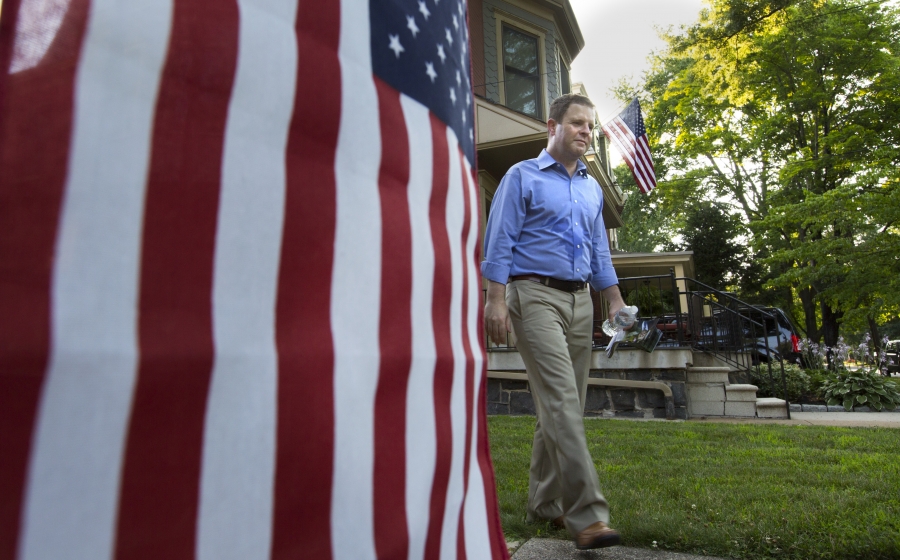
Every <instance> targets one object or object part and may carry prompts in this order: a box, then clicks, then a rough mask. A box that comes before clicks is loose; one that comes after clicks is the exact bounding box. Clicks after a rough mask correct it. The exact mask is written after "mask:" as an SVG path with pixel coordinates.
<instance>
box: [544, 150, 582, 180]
mask: <svg viewBox="0 0 900 560" xmlns="http://www.w3.org/2000/svg"><path fill="white" fill-rule="evenodd" d="M537 163H538V169H540V170H541V171H543V170H545V169H547V168H548V167H552V166H553V165H554V164H557V163H559V162H558V161H556V159H554V158H553V156H551V155H550V152H548V151H547V149H546V148H544V149H543V150H541V155H539V156H538V157H537ZM560 165H561V166H562V164H561V163H560ZM563 168H565V166H563ZM575 174H576V175H580V176H582V177H586V176H587V166H586V165H585V164H584V162H583V161H581V160H580V159H579V160H578V162H576V164H575Z"/></svg>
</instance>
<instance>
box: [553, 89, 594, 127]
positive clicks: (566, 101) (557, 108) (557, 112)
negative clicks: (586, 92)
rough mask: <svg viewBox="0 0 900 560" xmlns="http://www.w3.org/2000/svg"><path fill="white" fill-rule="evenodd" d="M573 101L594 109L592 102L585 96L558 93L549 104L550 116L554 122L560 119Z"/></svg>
mask: <svg viewBox="0 0 900 560" xmlns="http://www.w3.org/2000/svg"><path fill="white" fill-rule="evenodd" d="M573 103H574V104H576V105H584V106H585V107H590V108H591V109H594V104H593V103H592V102H591V100H590V99H588V98H587V97H585V96H583V95H579V94H577V93H567V94H565V95H560V96H559V97H557V98H556V99H554V100H553V103H551V104H550V118H551V119H553V120H554V121H556V122H560V121H562V118H563V117H564V116H565V114H566V111H568V110H569V105H572V104H573Z"/></svg>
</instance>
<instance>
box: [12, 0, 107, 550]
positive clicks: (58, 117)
mask: <svg viewBox="0 0 900 560" xmlns="http://www.w3.org/2000/svg"><path fill="white" fill-rule="evenodd" d="M19 5H20V2H17V1H15V0H7V1H6V2H5V3H4V6H3V19H2V22H0V70H2V72H0V115H2V118H0V170H2V171H0V267H2V273H0V309H2V310H3V312H2V313H0V449H2V452H0V496H2V500H0V559H3V560H6V559H12V558H14V557H15V554H16V547H17V545H18V538H19V533H20V528H21V524H20V513H21V511H22V499H23V494H24V490H25V480H26V469H27V467H28V462H29V454H30V452H31V443H32V437H33V431H34V426H35V420H36V414H37V408H38V402H39V400H40V392H41V386H42V384H43V381H44V377H45V372H46V369H47V363H48V358H49V352H50V343H51V340H50V331H51V325H50V320H51V311H50V306H51V300H50V295H51V284H52V277H53V270H52V264H53V255H54V248H55V244H56V236H57V231H58V225H59V213H60V207H61V203H62V198H63V190H64V188H65V182H66V172H67V168H68V159H69V141H70V137H71V135H72V116H73V108H74V106H73V98H74V94H73V92H74V89H75V75H76V72H77V65H78V57H79V55H80V52H81V45H82V42H83V39H84V33H85V28H86V25H87V13H88V5H89V2H88V1H87V0H73V2H71V4H70V5H69V7H68V11H67V12H66V15H65V17H64V19H63V22H62V24H61V26H60V28H59V31H58V32H57V34H56V37H55V38H54V41H53V43H52V44H51V45H50V47H49V49H48V50H47V52H46V54H45V55H44V57H43V58H42V60H41V61H40V62H39V63H38V64H37V65H36V66H35V67H33V68H30V69H27V70H22V71H20V72H17V73H15V74H10V73H9V71H8V69H9V67H10V63H11V60H12V57H13V49H14V41H15V31H16V21H17V18H16V15H17V13H18V9H19Z"/></svg>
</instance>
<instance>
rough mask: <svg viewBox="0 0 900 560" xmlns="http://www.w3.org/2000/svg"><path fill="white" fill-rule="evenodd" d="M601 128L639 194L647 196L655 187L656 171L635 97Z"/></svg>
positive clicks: (639, 105) (639, 107)
mask: <svg viewBox="0 0 900 560" xmlns="http://www.w3.org/2000/svg"><path fill="white" fill-rule="evenodd" d="M602 128H603V132H604V133H605V134H606V137H607V138H609V139H610V140H611V141H612V143H613V144H615V146H616V148H618V149H619V152H620V153H621V154H622V158H624V159H625V163H626V164H627V165H628V168H629V169H631V173H632V175H634V181H635V182H636V183H637V185H638V187H639V188H640V189H641V192H642V193H644V194H648V193H649V192H650V191H652V190H653V188H654V187H656V171H655V170H654V169H653V158H652V157H651V156H650V143H649V142H648V141H647V129H646V128H644V118H643V117H642V116H641V104H640V103H639V102H638V99H637V97H635V98H634V100H632V102H631V103H630V104H629V105H628V107H626V108H625V110H624V111H622V112H621V113H619V115H618V116H617V117H616V118H614V119H613V120H612V121H611V122H609V123H607V124H605V125H603V126H602Z"/></svg>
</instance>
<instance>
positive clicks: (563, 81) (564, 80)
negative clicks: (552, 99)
mask: <svg viewBox="0 0 900 560" xmlns="http://www.w3.org/2000/svg"><path fill="white" fill-rule="evenodd" d="M559 77H560V84H559V87H560V94H566V93H569V92H570V91H572V86H571V85H570V84H569V69H568V68H566V63H565V62H563V60H562V59H559Z"/></svg>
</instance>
